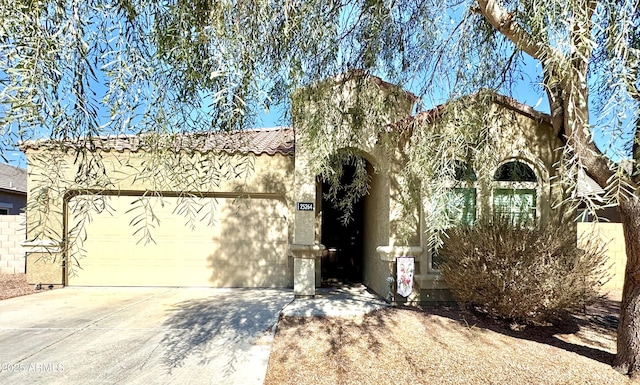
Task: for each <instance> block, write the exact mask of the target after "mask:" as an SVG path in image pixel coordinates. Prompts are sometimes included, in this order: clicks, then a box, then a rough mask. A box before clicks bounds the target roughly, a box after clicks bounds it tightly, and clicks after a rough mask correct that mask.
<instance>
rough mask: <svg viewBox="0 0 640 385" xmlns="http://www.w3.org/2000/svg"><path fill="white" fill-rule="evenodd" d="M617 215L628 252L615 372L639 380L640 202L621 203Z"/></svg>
mask: <svg viewBox="0 0 640 385" xmlns="http://www.w3.org/2000/svg"><path fill="white" fill-rule="evenodd" d="M618 212H619V213H620V217H621V219H622V228H623V231H624V242H625V247H626V252H627V265H626V269H625V277H624V288H623V290H622V304H621V309H620V323H619V324H618V352H617V354H616V358H615V361H614V367H615V369H616V370H618V371H620V372H622V373H624V374H629V375H631V376H632V377H638V376H640V198H638V197H635V196H634V197H630V198H624V199H622V200H621V201H620V205H619V206H618Z"/></svg>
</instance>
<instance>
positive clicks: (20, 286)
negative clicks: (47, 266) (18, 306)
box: [0, 274, 41, 300]
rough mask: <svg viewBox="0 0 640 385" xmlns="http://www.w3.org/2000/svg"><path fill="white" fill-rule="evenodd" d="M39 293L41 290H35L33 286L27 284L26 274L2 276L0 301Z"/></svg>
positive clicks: (0, 275) (0, 278)
mask: <svg viewBox="0 0 640 385" xmlns="http://www.w3.org/2000/svg"><path fill="white" fill-rule="evenodd" d="M39 291H41V290H35V288H34V287H33V286H32V285H28V284H27V276H26V274H0V300H3V299H7V298H13V297H19V296H21V295H28V294H35V293H38V292H39Z"/></svg>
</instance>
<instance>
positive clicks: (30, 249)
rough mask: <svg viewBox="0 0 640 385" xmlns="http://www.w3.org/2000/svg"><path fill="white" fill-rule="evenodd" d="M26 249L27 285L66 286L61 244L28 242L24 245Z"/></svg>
mask: <svg viewBox="0 0 640 385" xmlns="http://www.w3.org/2000/svg"><path fill="white" fill-rule="evenodd" d="M22 247H23V248H24V249H25V258H26V265H27V266H26V270H27V283H28V284H30V285H34V284H40V285H54V286H62V285H64V283H65V282H64V269H63V267H62V258H63V255H62V247H61V246H60V244H59V243H57V242H55V241H52V240H46V241H27V242H23V243H22Z"/></svg>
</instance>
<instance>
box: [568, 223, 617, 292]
mask: <svg viewBox="0 0 640 385" xmlns="http://www.w3.org/2000/svg"><path fill="white" fill-rule="evenodd" d="M589 237H597V238H599V239H600V240H602V241H603V242H604V243H605V244H606V245H607V249H606V254H607V256H608V257H609V260H608V263H607V267H608V269H607V271H608V274H609V276H610V279H609V281H608V282H607V283H605V284H604V286H603V287H602V288H603V289H604V290H611V291H620V290H622V287H623V285H624V271H625V266H626V264H627V254H626V249H625V245H624V233H623V232H622V223H602V222H579V223H578V244H580V241H581V240H584V239H588V238H589Z"/></svg>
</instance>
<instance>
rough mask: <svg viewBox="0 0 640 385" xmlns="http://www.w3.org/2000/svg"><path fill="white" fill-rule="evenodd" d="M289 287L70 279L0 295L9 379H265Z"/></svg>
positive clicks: (2, 351)
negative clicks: (46, 288) (107, 283)
mask: <svg viewBox="0 0 640 385" xmlns="http://www.w3.org/2000/svg"><path fill="white" fill-rule="evenodd" d="M292 300H293V293H292V292H291V291H290V290H289V291H287V290H252V289H182V288H64V289H61V290H53V291H50V292H45V293H40V294H35V295H29V296H25V297H18V298H12V299H8V300H4V301H0V383H2V384H115V383H121V384H262V383H263V382H264V376H265V373H266V369H267V362H268V359H269V352H270V348H271V342H272V339H273V334H272V333H273V329H274V325H275V324H276V321H277V318H278V314H279V312H280V311H281V309H283V308H284V307H285V306H286V305H287V304H288V303H289V302H291V301H292Z"/></svg>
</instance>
